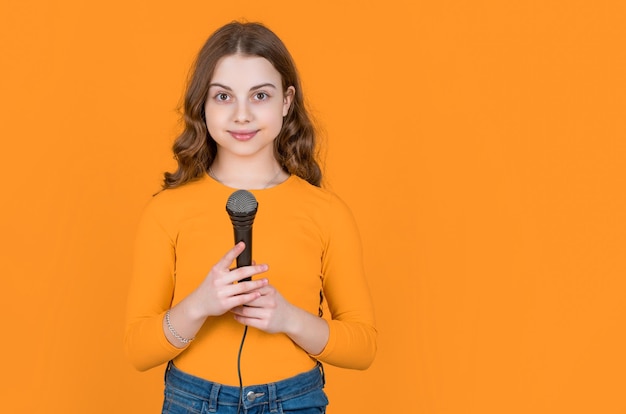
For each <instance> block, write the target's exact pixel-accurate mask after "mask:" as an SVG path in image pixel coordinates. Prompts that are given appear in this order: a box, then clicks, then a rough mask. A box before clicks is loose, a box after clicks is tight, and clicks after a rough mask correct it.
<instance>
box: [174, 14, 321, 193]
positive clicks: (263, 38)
mask: <svg viewBox="0 0 626 414" xmlns="http://www.w3.org/2000/svg"><path fill="white" fill-rule="evenodd" d="M234 54H242V55H247V56H260V57H262V58H265V59H267V60H268V61H269V62H270V63H271V64H272V65H273V66H274V68H275V69H276V70H277V71H278V73H280V75H281V78H282V87H283V91H286V90H287V88H288V87H289V86H293V87H294V88H295V89H296V92H295V95H294V97H293V101H292V103H291V106H290V107H289V111H288V113H287V116H285V117H284V119H283V126H282V129H281V131H280V133H279V134H278V136H277V137H276V139H275V140H274V156H275V157H276V160H277V161H278V163H279V164H280V166H281V168H283V170H285V171H286V172H287V173H289V174H294V175H297V176H298V177H300V178H302V179H304V180H306V181H308V182H309V183H311V184H313V185H315V186H318V187H319V186H320V185H321V181H322V172H321V169H320V167H319V164H318V163H317V160H316V155H317V154H316V150H317V149H316V134H315V128H314V126H313V123H312V122H311V119H310V116H309V114H308V113H307V110H306V108H305V104H304V98H303V95H302V88H301V85H300V78H299V76H298V72H297V69H296V66H295V64H294V61H293V59H292V57H291V55H290V54H289V51H288V50H287V48H286V47H285V45H284V44H283V42H282V41H281V40H280V39H279V38H278V36H276V35H275V34H274V33H273V32H272V31H271V30H269V29H268V28H266V27H265V26H263V25H262V24H260V23H240V22H232V23H229V24H227V25H225V26H222V27H221V28H219V29H218V30H217V31H215V33H213V34H212V35H211V36H210V37H209V39H208V40H207V41H206V43H205V44H204V46H203V47H202V49H201V50H200V53H199V54H198V57H197V58H196V62H195V63H194V65H193V67H192V71H191V72H190V77H189V80H188V85H187V90H186V93H185V98H184V103H183V108H182V120H183V124H184V130H183V132H182V133H181V134H180V135H179V136H178V138H176V140H175V141H174V145H173V147H172V150H173V152H174V158H175V159H176V161H177V162H178V169H177V170H176V171H174V172H173V173H170V172H166V173H165V174H164V176H165V179H164V181H163V189H168V188H175V187H178V186H181V185H183V184H185V183H187V182H189V181H193V180H197V179H199V178H200V177H202V176H203V175H204V174H205V173H206V171H207V170H208V168H209V166H210V165H211V163H212V162H213V160H214V159H215V156H216V154H217V144H216V142H215V140H213V138H212V137H211V135H210V134H209V131H208V129H207V126H206V122H205V115H204V108H205V104H206V100H207V96H208V93H209V85H210V83H211V78H212V77H213V72H214V70H215V66H216V65H217V63H218V61H219V60H220V59H221V58H222V57H224V56H229V55H234Z"/></svg>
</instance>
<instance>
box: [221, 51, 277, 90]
mask: <svg viewBox="0 0 626 414" xmlns="http://www.w3.org/2000/svg"><path fill="white" fill-rule="evenodd" d="M281 82H282V80H281V76H280V73H278V71H277V70H276V68H274V66H273V65H272V64H271V63H270V62H269V61H268V60H267V59H265V58H262V57H260V56H245V55H229V56H224V57H223V58H221V59H220V60H218V62H217V65H216V66H215V70H214V72H213V77H212V78H211V83H219V84H222V85H225V86H228V87H230V88H233V89H236V88H243V89H246V88H249V87H251V86H254V85H262V84H265V83H272V84H273V85H275V86H276V87H277V88H280V87H281Z"/></svg>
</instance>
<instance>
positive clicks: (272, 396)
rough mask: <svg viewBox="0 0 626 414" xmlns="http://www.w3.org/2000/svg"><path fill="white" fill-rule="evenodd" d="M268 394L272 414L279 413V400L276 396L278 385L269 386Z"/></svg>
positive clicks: (270, 384)
mask: <svg viewBox="0 0 626 414" xmlns="http://www.w3.org/2000/svg"><path fill="white" fill-rule="evenodd" d="M267 393H268V394H269V404H270V413H277V412H278V401H277V400H278V398H277V396H276V384H275V383H273V382H272V383H269V384H267Z"/></svg>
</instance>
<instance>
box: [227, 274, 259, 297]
mask: <svg viewBox="0 0 626 414" xmlns="http://www.w3.org/2000/svg"><path fill="white" fill-rule="evenodd" d="M268 283H269V281H268V280H267V279H266V278H263V279H256V280H249V281H246V282H240V283H235V284H231V285H229V286H227V287H225V288H224V290H225V293H226V295H227V296H237V295H244V294H247V293H252V292H257V293H259V296H261V293H260V292H259V289H261V288H263V287H264V286H266V285H267V284H268Z"/></svg>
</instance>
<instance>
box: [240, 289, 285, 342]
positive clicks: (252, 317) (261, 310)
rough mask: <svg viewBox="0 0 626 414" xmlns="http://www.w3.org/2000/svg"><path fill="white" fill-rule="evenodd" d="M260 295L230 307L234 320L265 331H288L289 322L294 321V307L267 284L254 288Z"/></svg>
mask: <svg viewBox="0 0 626 414" xmlns="http://www.w3.org/2000/svg"><path fill="white" fill-rule="evenodd" d="M256 292H258V293H259V294H260V296H259V297H258V298H256V299H254V300H252V301H250V302H247V303H246V304H245V306H237V307H235V308H233V309H231V312H232V313H233V314H234V315H235V320H237V321H238V322H239V323H241V324H243V325H248V326H251V327H253V328H257V329H260V330H262V331H265V332H267V333H288V332H289V331H290V328H291V326H290V324H293V323H294V322H295V319H296V318H294V317H293V316H294V312H295V307H294V306H293V305H292V304H290V303H289V302H288V301H287V300H286V299H285V298H283V296H282V295H281V294H280V292H278V290H276V288H275V287H274V286H271V285H267V286H263V287H261V288H259V289H257V290H256Z"/></svg>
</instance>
